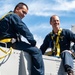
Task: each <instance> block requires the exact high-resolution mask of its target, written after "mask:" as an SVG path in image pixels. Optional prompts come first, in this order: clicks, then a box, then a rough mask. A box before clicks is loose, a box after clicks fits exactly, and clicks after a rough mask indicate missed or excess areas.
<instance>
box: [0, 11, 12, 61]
mask: <svg viewBox="0 0 75 75" xmlns="http://www.w3.org/2000/svg"><path fill="white" fill-rule="evenodd" d="M8 14H12V12H9V13H7V14H6V15H4V16H2V17H1V18H0V21H1V20H2V19H3V18H5V17H6V16H7V15H8ZM7 42H11V38H6V39H2V40H0V43H4V44H6V43H7ZM0 51H2V52H3V53H4V55H3V56H0V60H1V59H3V58H5V57H6V56H7V55H10V54H11V53H12V51H13V48H12V47H10V48H9V50H8V51H6V50H5V49H3V48H2V47H0Z"/></svg>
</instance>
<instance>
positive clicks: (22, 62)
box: [0, 47, 75, 75]
mask: <svg viewBox="0 0 75 75" xmlns="http://www.w3.org/2000/svg"><path fill="white" fill-rule="evenodd" d="M2 48H3V47H2ZM4 49H5V50H8V48H4ZM1 55H2V53H1V52H0V56H1ZM43 60H44V65H45V75H67V74H66V73H65V72H64V69H63V66H62V63H61V59H60V58H55V57H51V56H46V55H43ZM74 72H75V60H74ZM30 74H31V57H30V55H29V54H28V53H26V52H23V51H20V50H13V52H12V54H11V55H8V56H6V57H5V58H4V59H0V75H30Z"/></svg>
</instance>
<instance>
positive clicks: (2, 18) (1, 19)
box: [0, 12, 12, 20]
mask: <svg viewBox="0 0 75 75" xmlns="http://www.w3.org/2000/svg"><path fill="white" fill-rule="evenodd" d="M9 14H12V12H8V13H7V14H5V15H4V16H2V17H1V18H0V20H2V19H3V18H5V17H6V16H7V15H9Z"/></svg>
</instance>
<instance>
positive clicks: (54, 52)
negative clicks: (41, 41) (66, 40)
mask: <svg viewBox="0 0 75 75" xmlns="http://www.w3.org/2000/svg"><path fill="white" fill-rule="evenodd" d="M61 32H62V28H60V29H59V31H58V33H57V36H56V38H55V36H54V35H55V34H54V33H53V31H52V32H50V36H51V39H52V41H53V48H52V50H51V51H49V52H46V53H45V55H49V56H50V55H53V56H57V57H60V44H59V38H60V34H61ZM55 39H56V40H55Z"/></svg>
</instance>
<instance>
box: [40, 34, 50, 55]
mask: <svg viewBox="0 0 75 75" xmlns="http://www.w3.org/2000/svg"><path fill="white" fill-rule="evenodd" d="M49 42H50V38H49V35H47V36H46V37H45V39H44V41H43V44H42V45H41V46H40V49H41V51H42V54H44V53H45V51H46V50H47V48H48V47H49Z"/></svg>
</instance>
